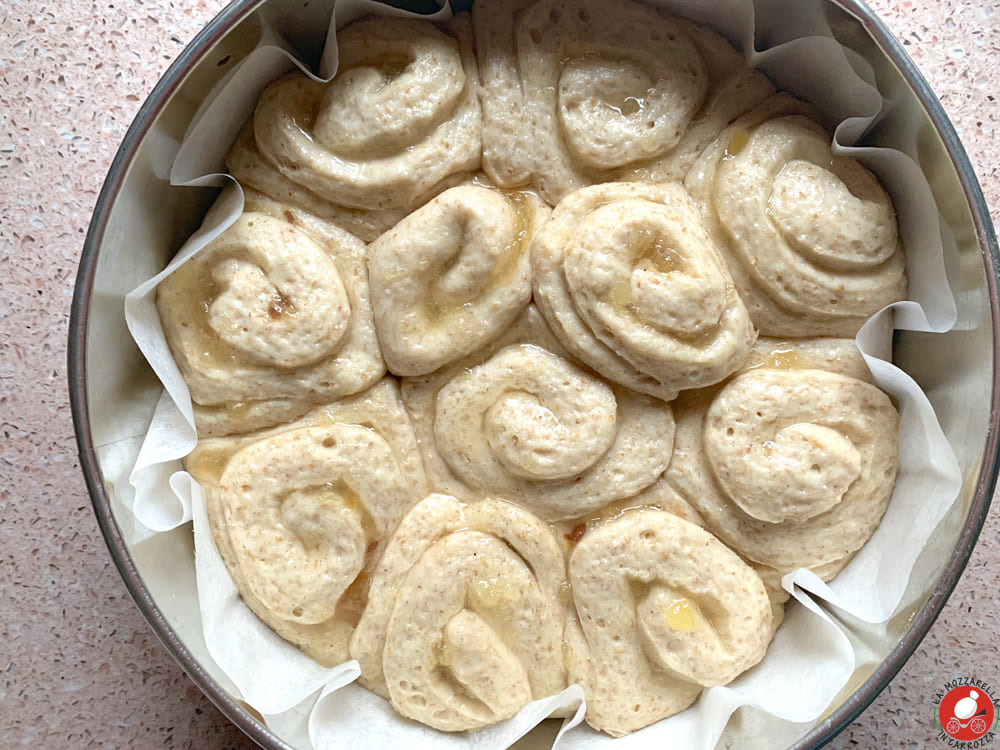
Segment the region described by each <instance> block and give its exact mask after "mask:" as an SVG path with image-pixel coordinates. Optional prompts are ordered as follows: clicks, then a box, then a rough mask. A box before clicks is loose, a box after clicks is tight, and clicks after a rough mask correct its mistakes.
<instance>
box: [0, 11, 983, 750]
mask: <svg viewBox="0 0 1000 750" xmlns="http://www.w3.org/2000/svg"><path fill="white" fill-rule="evenodd" d="M222 5H223V4H222V3H221V2H219V1H218V0H211V1H208V2H206V0H198V1H197V2H188V3H184V2H171V1H169V0H145V1H144V0H131V1H127V0H122V1H121V2H111V1H110V0H93V1H92V2H89V3H67V2H52V0H32V1H31V2H24V1H23V0H6V2H4V3H2V4H0V196H2V197H0V200H2V201H3V213H2V218H0V290H2V297H0V299H2V300H3V301H2V303H0V305H2V306H0V431H2V434H3V439H2V441H0V556H2V561H3V562H2V565H0V592H2V597H3V604H2V606H0V747H2V748H15V747H33V748H53V747H64V748H82V747H122V748H156V747H197V748H235V747H239V748H245V747H252V746H253V745H252V743H251V742H250V741H249V740H247V739H246V738H245V737H243V735H242V734H241V733H240V732H239V731H238V730H236V729H235V728H234V727H233V726H231V725H230V724H229V723H228V722H227V720H226V719H225V717H223V716H222V715H221V714H220V713H219V712H218V711H216V710H215V708H213V706H212V705H211V704H210V703H209V701H208V700H206V699H205V698H204V697H203V696H202V694H201V693H200V692H199V690H198V689H197V688H196V687H195V686H194V685H193V683H191V682H190V681H189V680H188V679H187V677H186V676H185V675H184V674H183V673H182V672H181V671H180V669H179V668H178V667H177V666H176V665H175V664H174V662H173V661H172V660H171V658H170V657H169V656H168V655H167V654H166V653H165V651H164V650H163V649H162V647H161V646H160V644H159V643H158V642H157V640H156V639H155V637H154V636H153V635H152V633H151V631H150V630H149V628H148V627H147V626H146V624H145V622H144V621H143V619H142V617H141V616H140V614H139V612H138V610H137V609H136V608H135V606H134V605H133V604H132V602H131V600H130V598H129V595H128V593H127V592H126V590H125V587H124V585H123V584H122V582H121V580H120V578H119V576H118V574H117V572H116V570H115V568H114V566H113V564H112V562H111V560H110V557H109V555H108V553H107V551H106V549H105V547H104V542H103V540H102V538H101V536H100V534H99V531H98V528H97V524H96V522H95V520H94V516H93V512H92V510H91V507H90V500H89V497H88V496H87V493H86V489H85V487H84V483H83V478H82V476H81V474H80V470H79V464H78V461H77V458H76V446H75V442H74V438H73V428H72V424H71V421H70V414H69V406H68V398H67V389H66V382H65V381H66V379H65V364H64V363H65V341H66V330H67V322H68V311H69V303H70V299H71V295H72V286H73V281H74V275H75V272H76V263H77V260H78V257H79V254H80V250H81V246H82V243H83V238H84V234H85V232H86V229H87V225H88V221H89V218H90V214H91V211H92V209H93V206H94V202H95V200H96V198H97V194H98V191H99V189H100V186H101V182H102V180H103V177H104V174H105V172H106V170H107V168H108V166H109V164H110V162H111V159H112V157H113V155H114V153H115V150H116V148H117V147H118V144H119V142H120V141H121V138H122V136H123V135H124V133H125V130H126V128H127V127H128V125H129V123H130V122H131V120H132V117H133V116H134V114H135V112H136V110H137V109H138V107H139V105H140V104H141V102H142V101H143V99H144V98H145V96H146V94H147V93H148V92H149V90H150V89H151V88H152V86H153V84H154V83H155V82H156V80H157V78H158V77H159V76H160V74H161V73H162V72H163V71H164V70H165V69H166V68H167V66H168V64H169V63H170V61H171V60H172V59H173V58H174V57H175V56H176V55H177V53H178V52H180V50H181V49H182V48H183V46H184V45H185V44H186V43H187V42H188V41H189V40H190V39H191V38H192V37H193V36H194V35H195V34H196V33H197V31H198V29H199V28H200V27H201V26H202V25H203V24H204V23H205V22H206V21H207V20H208V19H209V18H210V17H211V16H212V15H213V14H214V13H216V12H218V10H219V9H220V8H221V7H222ZM872 6H873V7H874V8H875V10H876V11H877V12H878V13H879V14H880V15H881V16H882V17H883V19H884V20H885V21H886V22H887V24H888V25H889V27H890V28H891V29H892V30H893V31H894V32H895V33H896V34H897V35H898V36H899V38H900V39H902V40H903V43H904V44H905V45H906V48H907V50H908V51H909V53H910V54H911V55H912V56H913V58H914V59H915V60H916V62H917V64H918V65H919V66H920V68H921V69H922V70H923V72H924V74H925V75H926V77H927V78H928V79H929V81H930V83H931V85H932V87H933V89H934V90H935V91H936V92H937V93H938V95H939V96H940V98H941V101H942V103H943V104H944V107H945V109H946V110H947V111H948V113H949V114H950V116H951V118H952V120H953V122H954V123H955V126H956V128H957V130H958V132H959V134H960V135H961V137H962V139H963V141H964V143H965V146H966V148H967V150H968V152H969V155H970V157H971V159H972V163H973V165H974V166H975V168H976V171H977V173H978V175H979V178H980V181H981V183H982V185H983V189H984V191H985V194H986V199H987V202H988V204H989V206H990V208H991V211H992V212H993V216H994V220H996V217H997V216H998V214H997V210H998V209H1000V172H998V166H997V159H996V155H997V154H998V153H1000V106H998V104H997V102H996V96H1000V91H998V89H1000V67H998V66H997V62H998V61H1000V56H998V52H1000V8H998V7H997V6H996V4H995V3H993V2H982V1H981V2H972V3H960V2H957V1H956V0H942V1H941V2H932V1H931V0H913V1H912V2H910V1H908V0H904V1H903V2H899V1H898V0H896V1H892V0H874V2H872ZM998 535H1000V507H998V508H995V509H994V511H993V512H992V513H991V514H990V517H989V519H988V521H987V524H986V528H985V529H984V531H983V534H982V537H981V540H980V542H979V545H978V547H977V548H976V550H975V552H974V553H973V556H972V560H971V562H970V565H969V567H968V569H967V571H966V573H965V575H964V577H963V578H962V580H961V582H960V583H959V585H958V588H957V589H956V591H955V593H954V594H953V596H952V597H951V600H950V602H949V604H948V606H947V608H946V609H945V611H944V613H943V614H942V616H941V617H940V619H939V620H938V622H937V623H936V624H935V626H934V628H933V629H932V631H931V633H930V635H929V636H928V637H927V639H926V640H925V641H924V643H923V644H922V645H921V646H920V648H919V649H918V651H917V652H916V654H915V655H914V656H913V657H912V658H911V659H910V661H909V662H908V664H907V665H906V666H905V667H904V668H903V670H902V672H901V673H900V674H899V676H898V677H896V679H895V680H894V681H893V682H892V684H891V685H890V686H889V688H888V689H887V690H886V691H885V692H884V693H883V694H882V695H881V696H880V697H879V698H878V699H877V700H876V701H875V703H874V704H873V705H872V706H871V707H870V708H869V709H868V710H867V711H865V712H864V714H863V715H862V716H861V717H860V719H859V720H858V721H857V722H856V723H855V724H854V725H853V726H851V727H850V728H849V729H848V730H847V731H845V733H843V734H842V735H841V736H840V737H839V738H838V739H837V740H835V742H834V743H833V745H832V746H833V747H838V748H842V747H854V746H857V747H864V748H876V747H878V748H884V747H933V746H937V745H938V744H939V743H938V742H937V741H936V740H934V739H933V736H934V729H933V725H932V718H931V717H932V706H933V695H934V693H935V691H936V690H937V689H938V688H939V686H940V685H941V684H942V683H944V682H945V681H947V680H949V679H952V678H953V677H956V676H962V675H965V676H970V677H978V678H979V679H982V680H985V681H987V682H990V683H992V684H993V685H1000V658H998V647H997V644H998V643H1000V603H998V597H997V591H998V589H1000V543H998ZM942 746H944V745H942Z"/></svg>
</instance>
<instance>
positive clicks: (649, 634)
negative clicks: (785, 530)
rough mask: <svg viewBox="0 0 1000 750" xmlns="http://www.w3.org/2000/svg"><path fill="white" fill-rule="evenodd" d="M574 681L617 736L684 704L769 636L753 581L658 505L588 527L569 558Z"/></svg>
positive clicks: (596, 719)
mask: <svg viewBox="0 0 1000 750" xmlns="http://www.w3.org/2000/svg"><path fill="white" fill-rule="evenodd" d="M569 577H570V585H571V586H572V588H573V604H574V616H572V617H570V619H569V620H568V623H567V628H566V643H567V649H566V653H567V664H568V667H569V673H570V679H571V680H572V681H573V682H577V683H579V684H581V685H583V688H584V692H585V694H586V696H587V697H586V701H587V715H586V719H587V723H588V724H590V725H591V726H593V727H595V728H596V729H600V730H601V731H603V732H607V733H608V734H611V735H613V736H620V735H623V734H627V733H629V732H633V731H635V730H637V729H641V728H642V727H644V726H647V725H649V724H652V723H653V722H655V721H659V720H660V719H663V718H666V717H668V716H672V715H673V714H676V713H679V712H680V711H683V710H684V709H685V708H687V707H688V706H689V705H691V703H693V702H694V700H695V699H696V698H697V697H698V695H699V693H700V692H701V690H702V688H703V687H710V686H713V685H725V684H727V683H729V682H731V681H732V680H734V679H735V678H736V677H737V676H739V675H740V674H741V673H742V672H744V671H746V670H747V669H749V668H750V667H752V666H754V665H755V664H757V662H759V661H760V660H761V659H762V658H763V656H764V653H765V651H766V649H767V645H768V643H769V642H770V640H771V634H772V627H771V617H772V615H771V603H770V601H769V599H768V596H767V592H766V590H765V588H764V584H763V582H762V581H761V579H760V577H759V576H758V575H757V574H756V573H755V572H754V570H753V569H752V568H751V567H749V566H748V565H747V564H746V563H744V562H743V561H742V560H741V559H740V558H739V557H738V556H737V555H736V554H735V553H733V552H732V551H731V550H730V549H728V548H727V547H726V546H725V545H724V544H722V542H720V541H719V540H718V539H716V538H715V537H714V536H712V535H711V534H710V533H708V532H707V531H705V530H703V529H700V528H698V527H697V526H695V525H693V524H690V523H688V522H687V521H684V520H681V519H680V518H678V517H676V516H674V515H672V514H670V513H666V512H664V511H659V510H651V509H639V510H631V511H627V512H625V513H624V514H623V515H622V516H620V517H618V518H615V519H613V520H611V521H608V522H607V523H606V524H604V525H603V526H599V527H598V528H596V529H594V530H593V531H591V532H589V533H587V534H586V535H584V537H583V538H582V539H581V540H580V542H579V544H577V546H576V549H575V550H574V551H573V554H572V557H571V558H570V562H569Z"/></svg>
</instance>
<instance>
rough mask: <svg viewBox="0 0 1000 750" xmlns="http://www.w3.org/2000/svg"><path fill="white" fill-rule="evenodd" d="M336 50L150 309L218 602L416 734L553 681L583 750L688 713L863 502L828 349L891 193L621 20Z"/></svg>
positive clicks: (265, 108)
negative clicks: (186, 421) (238, 209)
mask: <svg viewBox="0 0 1000 750" xmlns="http://www.w3.org/2000/svg"><path fill="white" fill-rule="evenodd" d="M339 50H340V69H339V72H338V74H337V76H336V77H335V78H334V79H333V80H332V81H331V82H330V83H328V84H320V83H315V82H313V81H311V80H310V79H308V78H307V77H305V76H303V75H301V74H298V73H296V74H292V75H289V76H286V77H284V78H281V79H279V80H278V81H276V82H274V83H272V84H271V85H270V86H269V87H268V88H267V89H266V90H265V91H264V93H263V95H262V96H261V98H260V102H259V104H258V107H257V109H256V111H255V113H254V115H253V116H252V117H251V119H250V120H249V121H248V122H247V124H246V125H245V126H244V127H243V129H242V131H241V133H240V135H239V137H238V139H237V141H236V143H235V144H234V145H233V147H232V150H231V151H230V154H229V157H228V164H229V166H230V169H231V171H232V172H233V174H234V175H235V176H236V177H237V178H238V180H239V181H240V182H241V183H242V185H243V187H244V189H245V191H246V195H247V201H246V205H245V210H244V213H243V215H242V216H241V217H240V218H239V219H238V220H237V221H236V223H235V224H233V225H232V226H230V227H229V228H227V229H225V230H224V231H223V232H222V233H221V234H219V236H218V237H216V238H215V239H214V240H212V241H211V242H210V243H209V244H208V246H207V247H205V248H204V250H202V251H201V252H200V253H199V254H197V255H196V256H195V257H194V258H193V259H192V260H191V261H189V262H188V263H187V264H185V265H184V266H182V267H181V268H180V269H179V270H178V271H177V272H176V273H174V274H172V275H171V276H170V277H169V278H168V279H167V280H166V281H165V282H164V283H163V284H162V285H161V287H160V289H159V293H158V300H157V301H158V306H159V310H160V315H161V320H162V323H163V328H164V331H165V334H166V337H167V340H168V342H169V344H170V346H171V349H172V351H173V354H174V356H175V359H176V361H177V365H178V367H179V369H180V371H181V372H182V374H183V375H184V377H185V379H186V380H187V383H188V386H189V388H190V391H191V396H192V399H193V401H194V403H195V413H196V418H197V427H198V431H199V436H200V440H199V444H198V447H197V448H196V450H195V451H194V453H192V454H191V455H190V456H189V457H188V459H187V462H186V463H187V467H188V469H189V470H190V471H191V473H192V474H193V475H194V476H195V477H196V478H197V479H198V480H199V482H200V483H201V484H202V486H203V487H204V488H205V493H206V498H207V504H208V512H209V519H210V521H211V524H212V528H213V531H214V535H215V540H216V544H217V545H218V548H219V551H220V553H221V554H222V557H223V560H224V561H225V563H226V565H227V566H228V568H229V570H230V572H231V574H232V576H233V579H234V581H235V582H236V584H237V586H238V588H239V590H240V592H241V594H242V596H243V599H244V600H245V601H246V602H247V604H248V605H249V606H250V607H251V609H253V611H254V612H256V613H257V614H258V615H259V616H260V618H261V619H262V620H263V621H264V622H266V623H267V624H268V625H269V626H271V627H272V628H273V629H274V630H275V631H276V632H277V633H279V634H280V635H281V636H282V637H284V638H286V639H288V640H289V641H291V642H293V643H294V644H296V645H297V646H299V647H300V648H301V649H302V650H303V651H305V652H306V653H308V654H310V655H311V656H313V657H314V658H316V659H317V660H319V661H320V662H323V663H325V664H334V663H337V662H340V661H343V660H345V659H348V658H355V659H357V660H358V662H359V663H360V664H361V669H362V676H361V681H362V683H363V684H364V685H365V686H366V687H368V688H369V689H371V690H372V691H374V692H376V693H378V694H379V695H381V696H383V697H385V698H386V699H387V700H389V701H390V702H391V703H392V705H393V706H394V707H395V709H396V710H397V711H398V712H399V713H401V714H402V715H404V716H406V717H408V718H411V719H415V720H417V721H420V722H423V723H425V724H428V725H430V726H432V727H435V728H437V729H440V730H443V731H461V730H471V729H477V728H480V727H483V726H486V725H489V724H491V723H494V722H497V721H500V720H503V719H506V718H508V717H510V716H512V715H514V714H515V713H516V712H517V711H518V710H519V709H520V708H522V707H523V706H525V705H526V704H527V703H528V702H530V701H532V700H535V699H538V698H543V697H547V696H550V695H552V694H555V693H557V692H559V691H560V690H562V689H563V688H565V687H566V686H567V685H569V684H573V683H576V684H580V685H582V686H583V688H584V691H585V694H586V701H587V721H588V722H589V723H590V724H591V725H592V726H594V727H596V728H597V729H600V730H602V731H604V732H607V733H609V734H612V735H621V734H625V733H628V732H631V731H634V730H636V729H639V728H641V727H643V726H646V725H648V724H650V723H653V722H655V721H658V720H659V719H662V718H664V717H667V716H670V715H672V714H675V713H677V712H679V711H682V710H684V709H685V708H687V707H688V706H689V705H691V703H692V702H693V701H694V700H696V698H697V697H698V695H699V693H700V692H701V690H702V689H703V688H705V687H708V686H712V685H723V684H726V683H728V682H730V681H732V680H733V679H735V678H736V677H738V676H739V675H740V674H741V673H742V672H744V671H745V670H747V669H750V668H752V667H753V666H754V665H755V664H756V663H757V662H759V661H760V659H761V658H762V657H763V656H764V653H765V651H766V649H767V646H768V643H769V642H770V640H771V638H772V636H773V634H774V631H775V629H776V628H777V627H778V625H779V623H780V622H781V619H782V614H783V610H782V607H783V604H784V602H785V600H786V599H787V594H786V593H785V592H784V591H783V590H782V589H781V585H780V578H781V576H782V575H783V574H785V573H787V572H789V571H792V570H795V569H797V568H808V569H811V570H813V571H815V572H816V573H817V574H818V575H820V576H821V577H822V578H824V579H827V580H828V579H830V578H832V577H833V576H834V575H835V574H836V573H837V572H838V571H839V570H840V569H841V568H842V567H843V566H844V565H845V564H846V563H847V561H848V560H849V559H850V558H851V556H852V555H853V554H854V553H855V552H857V550H858V549H860V547H861V546H862V545H864V544H865V542H866V541H867V539H868V538H869V537H870V536H871V534H872V533H873V531H874V529H875V528H876V526H877V525H878V523H879V521H880V519H881V517H882V515H883V513H884V511H885V508H886V506H887V504H888V502H889V498H890V496H891V494H892V489H893V484H894V480H895V474H896V466H897V453H898V450H897V431H898V418H897V414H896V410H895V408H894V406H893V404H892V402H891V401H890V399H889V398H888V397H887V396H886V395H885V394H884V393H882V392H881V391H880V390H879V389H878V388H877V387H875V386H874V385H873V384H872V381H871V377H870V375H869V374H868V370H867V367H866V366H865V363H864V361H863V359H862V358H861V356H860V354H859V353H858V351H857V349H856V348H855V347H854V344H853V342H852V341H850V339H849V338H830V337H832V336H839V337H849V336H852V335H853V334H854V333H856V332H857V330H858V328H859V326H860V325H861V324H862V323H863V322H864V321H865V320H866V319H867V318H868V317H869V316H871V315H872V314H873V313H874V312H876V311H877V310H879V309H880V308H881V307H882V306H884V305H886V304H888V303H890V302H892V301H895V300H897V299H900V298H902V297H903V296H904V295H905V276H904V272H903V257H902V253H901V250H900V245H899V238H898V232H897V227H896V220H895V215H894V213H893V208H892V203H891V202H890V200H889V198H888V197H887V195H886V193H885V192H884V191H883V189H882V188H881V187H880V185H879V183H878V181H877V180H876V178H875V177H874V176H873V175H872V174H871V173H870V172H868V171H867V170H866V169H865V168H864V167H863V166H861V165H860V164H858V163H857V162H855V161H853V160H852V159H849V158H847V157H840V156H834V155H832V154H831V152H830V146H829V137H828V135H827V134H826V133H825V131H824V130H823V129H822V128H821V127H820V126H819V125H818V124H817V123H816V121H815V119H814V117H813V115H812V112H811V110H810V109H809V107H807V106H806V105H804V104H802V103H801V102H797V101H795V100H794V99H792V98H791V97H789V96H787V95H784V94H775V92H774V90H773V87H772V86H771V84H770V83H769V82H768V81H767V79H766V78H764V77H763V76H762V75H760V74H759V73H757V72H755V71H752V70H750V69H748V68H747V67H746V66H745V65H744V63H743V60H742V57H741V55H739V54H738V53H737V52H736V51H735V50H734V49H733V48H732V47H731V46H729V44H728V43H726V42H725V41H724V40H723V39H722V38H720V37H719V36H717V35H716V34H714V33H713V32H711V31H709V30H707V29H704V28H700V27H697V26H695V25H693V24H691V23H689V22H687V21H684V20H680V19H676V18H672V17H670V16H668V15H666V14H665V13H663V12H662V11H660V10H658V9H655V8H653V7H652V6H646V5H642V4H639V3H636V2H631V1H630V0H573V1H571V0H513V1H511V0H478V2H477V4H476V5H475V7H474V9H473V11H472V14H471V17H470V16H462V15H460V16H458V17H456V18H455V19H453V20H451V21H448V22H447V23H441V24H432V23H429V22H420V21H413V20H401V19H396V18H387V17H366V18H363V19H361V20H359V21H357V22H355V23H353V24H351V25H349V26H348V27H346V28H345V29H343V30H342V31H341V32H340V34H339ZM824 337H825V338H824Z"/></svg>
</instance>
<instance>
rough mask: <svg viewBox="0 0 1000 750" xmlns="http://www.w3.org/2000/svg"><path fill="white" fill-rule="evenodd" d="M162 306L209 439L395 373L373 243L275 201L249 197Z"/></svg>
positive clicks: (168, 287)
mask: <svg viewBox="0 0 1000 750" xmlns="http://www.w3.org/2000/svg"><path fill="white" fill-rule="evenodd" d="M156 302H157V308H158V310H159V313H160V320H161V322H162V324H163V329H164V333H165V334H166V337H167V341H168V343H169V344H170V348H171V351H172V353H173V355H174V358H175V360H176V361H177V364H178V367H179V368H180V370H181V373H182V374H183V375H184V379H185V381H186V382H187V385H188V388H189V389H190V391H191V398H192V400H193V401H194V402H195V404H196V405H201V406H204V407H209V408H208V409H206V410H204V411H199V414H198V416H199V423H198V424H199V432H200V433H201V434H203V435H204V434H214V435H218V434H226V433H228V432H234V431H236V432H238V431H246V430H248V429H259V428H261V427H266V426H270V425H273V424H276V423H278V422H280V421H282V420H286V419H288V418H294V417H296V416H299V415H301V414H303V413H305V412H306V411H308V409H309V408H310V407H311V406H312V405H315V404H317V403H320V402H323V401H327V400H331V399H334V398H338V397H340V396H344V395H347V394H351V393H357V392H358V391H361V390H363V389H365V388H367V387H368V386H370V385H371V384H373V383H374V382H376V381H377V380H378V379H379V378H380V377H381V376H382V374H383V373H384V372H385V365H384V363H383V362H382V356H381V354H380V352H379V349H378V340H377V338H376V336H375V323H374V319H373V315H372V310H371V303H370V301H369V291H368V277H367V273H366V270H365V262H364V245H363V244H362V243H361V242H360V241H359V240H358V239H357V238H355V237H353V236H352V235H350V234H348V233H347V232H344V231H343V230H341V229H338V228H337V227H335V226H333V225H331V224H328V223H326V222H324V221H322V220H320V219H318V218H317V217H315V216H312V215H310V214H308V213H306V212H304V211H300V210H299V209H295V208H291V207H288V206H284V205H282V204H279V203H276V202H274V201H272V200H270V199H268V198H264V197H263V196H258V195H255V194H253V193H250V194H248V197H247V202H246V206H245V213H244V214H243V215H241V216H240V217H239V218H238V219H237V220H236V222H235V223H234V224H233V225H231V226H230V227H228V228H227V229H225V230H224V231H223V232H222V234H220V235H219V236H218V237H217V238H216V239H215V240H213V241H212V242H210V243H209V244H208V245H206V246H205V247H204V248H203V249H202V250H201V251H199V252H198V253H197V254H196V255H195V256H194V257H192V258H191V260H189V261H188V262H187V263H185V264H184V265H182V266H181V267H180V268H178V269H177V270H176V271H175V272H174V273H173V274H171V275H170V276H169V277H168V278H167V279H166V280H165V281H164V282H163V283H162V284H161V285H160V286H159V288H158V289H157V300H156ZM261 403H267V404H274V409H273V413H272V414H270V415H268V408H267V407H264V408H260V404H261ZM201 417H204V421H203V420H202V419H201Z"/></svg>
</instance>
